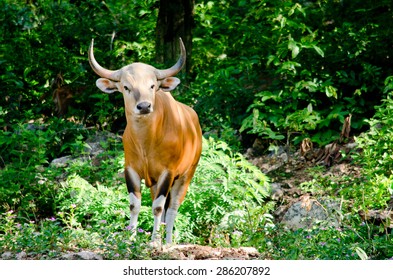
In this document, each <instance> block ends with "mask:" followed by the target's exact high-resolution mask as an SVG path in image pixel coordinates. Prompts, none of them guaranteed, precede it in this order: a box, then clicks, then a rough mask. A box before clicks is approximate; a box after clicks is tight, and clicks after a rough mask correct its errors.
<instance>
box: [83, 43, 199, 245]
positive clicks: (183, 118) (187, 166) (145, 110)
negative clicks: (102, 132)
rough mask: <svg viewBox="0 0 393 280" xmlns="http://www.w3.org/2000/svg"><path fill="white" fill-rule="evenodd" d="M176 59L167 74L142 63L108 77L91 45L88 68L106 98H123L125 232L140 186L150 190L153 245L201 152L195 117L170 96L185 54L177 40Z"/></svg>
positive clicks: (133, 214)
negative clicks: (115, 94) (127, 215)
mask: <svg viewBox="0 0 393 280" xmlns="http://www.w3.org/2000/svg"><path fill="white" fill-rule="evenodd" d="M180 49H181V56H180V58H179V60H178V61H177V63H176V64H175V65H174V66H172V67H171V68H169V69H165V70H159V69H156V68H154V67H153V66H150V65H147V64H144V63H132V64H129V65H127V66H124V67H123V68H121V69H119V70H116V71H112V70H107V69H104V68H103V67H101V66H100V65H99V64H98V63H97V61H96V60H95V58H94V54H93V40H92V42H91V45H90V48H89V62H90V65H91V67H92V68H93V70H94V72H96V73H97V74H98V75H99V76H100V77H102V78H100V79H98V80H97V82H96V85H97V87H98V88H99V89H101V90H102V91H104V92H106V93H112V92H115V91H120V92H121V93H122V94H123V97H124V103H125V112H126V118H127V127H126V129H125V132H124V135H123V145H124V153H125V179H126V184H127V189H128V192H129V196H130V210H131V216H130V227H131V229H134V230H135V229H136V227H137V220H138V214H139V211H140V208H141V180H142V179H144V181H145V184H146V186H147V187H149V188H150V193H151V197H152V200H153V215H154V228H153V234H152V240H153V241H156V240H159V236H158V230H159V227H160V222H161V220H162V221H165V222H166V242H167V244H170V243H172V230H173V225H174V221H175V218H176V215H177V211H178V208H179V207H180V204H181V203H182V202H183V200H184V197H185V195H186V192H187V189H188V185H189V184H190V181H191V179H192V177H193V175H194V172H195V169H196V167H197V164H198V161H199V157H200V154H201V149H202V132H201V127H200V125H199V121H198V116H197V114H196V113H195V111H194V110H193V109H191V108H190V107H188V106H186V105H184V104H182V103H180V102H177V101H176V100H175V99H174V98H173V97H172V95H171V94H170V93H169V91H171V90H173V89H174V88H176V86H177V85H178V84H179V83H180V80H179V79H178V78H176V77H173V76H174V75H176V74H177V73H178V72H179V71H180V70H181V69H182V67H183V66H184V64H185V59H186V50H185V48H184V45H183V42H182V40H181V39H180Z"/></svg>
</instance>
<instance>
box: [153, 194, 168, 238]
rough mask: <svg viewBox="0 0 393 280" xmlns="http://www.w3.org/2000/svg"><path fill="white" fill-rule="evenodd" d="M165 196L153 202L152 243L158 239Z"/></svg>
mask: <svg viewBox="0 0 393 280" xmlns="http://www.w3.org/2000/svg"><path fill="white" fill-rule="evenodd" d="M165 200H166V198H165V196H163V195H161V196H159V197H158V198H156V199H155V200H154V201H153V215H154V227H153V234H152V241H153V242H154V241H155V240H156V239H160V236H158V233H159V230H160V224H161V216H162V212H163V210H164V206H165Z"/></svg>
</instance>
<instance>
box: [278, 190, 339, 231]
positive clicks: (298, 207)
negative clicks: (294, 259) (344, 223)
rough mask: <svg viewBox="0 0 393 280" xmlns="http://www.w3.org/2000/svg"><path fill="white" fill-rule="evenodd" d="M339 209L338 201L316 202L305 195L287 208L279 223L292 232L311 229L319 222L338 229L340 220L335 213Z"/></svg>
mask: <svg viewBox="0 0 393 280" xmlns="http://www.w3.org/2000/svg"><path fill="white" fill-rule="evenodd" d="M339 207H340V203H339V201H336V200H332V199H321V200H319V201H318V200H316V199H314V198H311V197H310V195H308V194H306V195H303V196H302V197H301V198H300V199H299V201H297V202H295V203H293V204H292V205H291V206H290V207H289V208H288V210H287V211H286V212H285V214H284V216H283V218H282V220H281V222H282V223H283V224H285V225H286V226H287V227H288V228H290V229H293V230H296V229H299V228H311V227H312V226H313V225H315V224H316V223H317V222H320V221H326V222H327V223H328V224H329V225H332V226H335V227H338V226H339V225H340V220H339V217H338V216H337V215H335V212H337V211H339Z"/></svg>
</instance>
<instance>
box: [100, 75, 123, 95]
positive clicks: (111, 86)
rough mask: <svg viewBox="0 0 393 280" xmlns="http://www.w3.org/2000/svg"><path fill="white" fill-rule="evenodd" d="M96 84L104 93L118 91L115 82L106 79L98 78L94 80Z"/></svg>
mask: <svg viewBox="0 0 393 280" xmlns="http://www.w3.org/2000/svg"><path fill="white" fill-rule="evenodd" d="M96 86H97V87H98V88H99V89H100V90H102V91H103V92H106V93H112V92H115V91H118V88H117V83H116V82H113V81H111V80H108V79H104V78H100V79H98V80H97V81H96Z"/></svg>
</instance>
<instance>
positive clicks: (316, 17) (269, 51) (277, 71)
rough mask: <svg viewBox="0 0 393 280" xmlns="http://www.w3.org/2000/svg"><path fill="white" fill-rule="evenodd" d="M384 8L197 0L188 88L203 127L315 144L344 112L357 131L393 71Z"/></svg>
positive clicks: (334, 129)
mask: <svg viewBox="0 0 393 280" xmlns="http://www.w3.org/2000/svg"><path fill="white" fill-rule="evenodd" d="M391 5H392V4H391V1H380V2H378V4H375V3H374V2H372V1H341V2H339V1H319V2H310V1H308V2H306V1H201V2H199V3H197V5H196V22H197V27H196V29H195V32H194V51H193V59H194V69H193V70H194V75H195V82H194V83H193V84H192V87H193V90H194V92H195V94H197V96H198V98H197V103H196V106H195V108H196V109H197V110H198V113H199V114H200V116H201V117H202V120H203V126H204V128H205V130H207V131H210V130H212V129H215V131H216V133H217V134H218V135H219V136H220V135H221V133H222V131H223V129H222V127H223V124H225V123H229V124H230V125H229V126H231V127H232V128H233V129H234V130H235V131H237V130H239V129H240V132H247V133H250V134H252V135H257V136H259V137H261V138H263V139H266V140H267V141H272V140H284V139H287V141H288V142H292V141H293V143H294V144H298V143H299V142H300V141H301V140H302V139H303V138H305V137H309V138H311V139H312V140H313V142H314V143H317V144H320V145H323V144H326V143H329V142H331V141H332V140H335V139H337V138H338V136H339V132H340V129H341V125H342V123H343V121H344V118H345V117H346V116H347V115H348V114H349V113H351V114H352V115H353V118H352V128H353V130H362V129H364V128H365V127H364V122H363V120H364V119H365V118H367V117H370V116H371V115H372V114H373V111H374V108H373V106H374V105H376V104H378V103H379V102H380V100H381V98H382V96H381V91H382V88H383V77H385V76H387V75H389V73H391V71H392V67H391V65H388V64H387V63H386V57H388V56H389V54H388V52H387V50H386V42H388V41H389V42H391V38H393V37H392V36H391V35H390V37H389V35H388V34H389V31H387V30H388V29H387V28H386V26H385V24H388V25H389V26H391V24H392V23H391V21H390V20H389V17H390V15H389V13H388V12H387V11H388V10H389V9H391ZM364 19H367V20H364ZM381 50H383V51H381ZM205 65H208V67H205ZM218 104H219V105H218Z"/></svg>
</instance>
